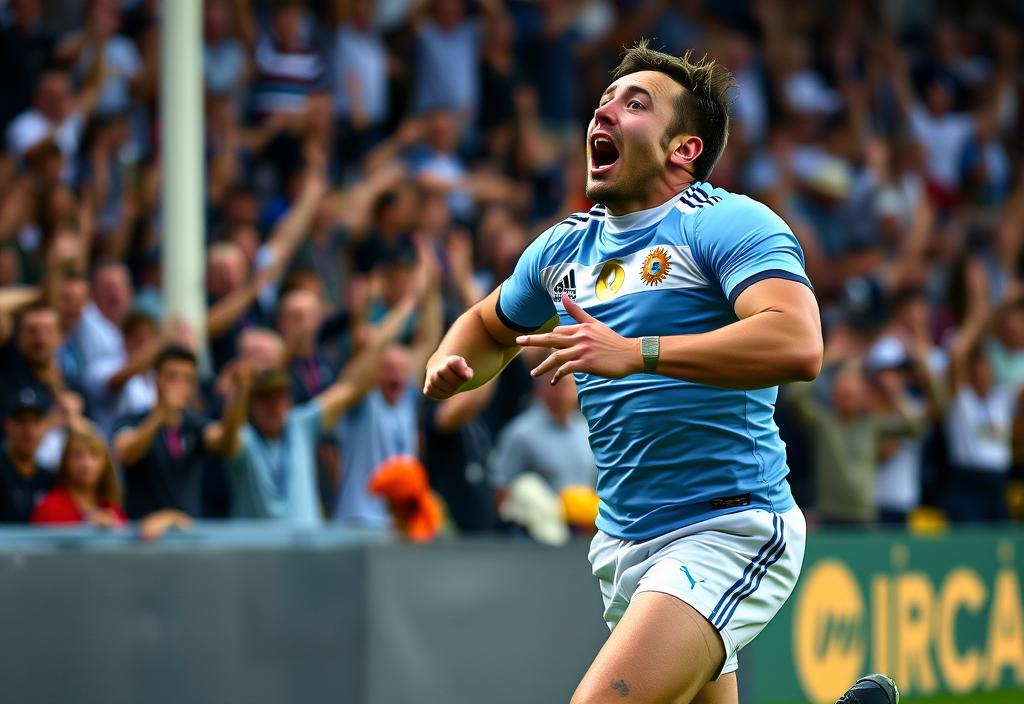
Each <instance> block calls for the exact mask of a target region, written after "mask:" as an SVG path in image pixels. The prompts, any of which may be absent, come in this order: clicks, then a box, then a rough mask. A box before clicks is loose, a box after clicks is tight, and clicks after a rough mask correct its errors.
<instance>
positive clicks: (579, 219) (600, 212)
mask: <svg viewBox="0 0 1024 704" xmlns="http://www.w3.org/2000/svg"><path fill="white" fill-rule="evenodd" d="M605 214H606V211H605V207H604V206H603V205H595V206H594V207H593V208H591V209H590V210H589V211H587V212H586V213H572V214H571V215H569V216H568V217H566V218H565V220H563V221H562V222H560V223H558V224H559V225H570V226H571V227H572V228H574V229H575V228H577V227H583V226H585V225H586V224H587V223H589V222H590V221H591V220H604V216H605Z"/></svg>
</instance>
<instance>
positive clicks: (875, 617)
mask: <svg viewBox="0 0 1024 704" xmlns="http://www.w3.org/2000/svg"><path fill="white" fill-rule="evenodd" d="M890 593H891V591H890V589H889V578H888V577H886V576H885V575H878V576H876V577H875V578H874V579H873V580H871V662H872V667H871V669H872V670H874V671H875V672H889V666H890V664H891V662H892V661H891V660H890V659H889V638H890V634H891V630H890V628H889V595H890Z"/></svg>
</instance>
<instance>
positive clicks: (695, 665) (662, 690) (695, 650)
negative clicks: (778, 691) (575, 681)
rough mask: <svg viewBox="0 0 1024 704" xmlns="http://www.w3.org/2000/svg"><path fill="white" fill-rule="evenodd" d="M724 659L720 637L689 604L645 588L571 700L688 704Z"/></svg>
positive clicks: (583, 702)
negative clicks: (626, 700) (625, 700)
mask: <svg viewBox="0 0 1024 704" xmlns="http://www.w3.org/2000/svg"><path fill="white" fill-rule="evenodd" d="M724 660H725V646H724V645H723V644H722V639H721V637H720V636H719V635H718V632H717V631H716V630H715V629H714V627H713V626H712V625H711V624H710V623H708V621H707V619H705V618H704V617H703V616H701V615H700V613H698V612H697V611H696V610H695V609H694V608H693V607H692V606H690V605H689V604H687V603H685V602H683V601H680V600H679V599H677V598H676V597H674V596H669V595H668V594H662V593H660V592H644V593H642V594H638V595H636V597H634V598H633V600H632V601H631V602H630V604H629V607H628V608H627V609H626V613H625V614H624V615H623V617H622V620H621V621H619V623H618V625H617V626H616V627H615V630H614V631H612V634H611V636H610V637H609V638H608V641H607V642H606V643H605V644H604V647H603V648H601V652H599V653H598V654H597V658H595V659H594V662H593V664H592V665H591V666H590V669H589V670H587V674H586V675H584V676H583V681H582V682H580V685H579V687H577V688H576V693H575V694H574V695H573V698H572V704H603V703H604V702H622V701H623V700H624V699H626V698H627V697H628V701H629V702H631V703H632V704H689V702H691V701H693V699H694V697H696V696H697V693H698V692H700V691H701V690H702V689H703V688H704V686H705V685H706V684H707V683H708V682H709V681H711V678H713V677H714V676H715V675H717V674H718V672H719V671H720V670H721V668H722V663H723V662H724ZM712 701H714V700H712ZM724 701H727V700H724Z"/></svg>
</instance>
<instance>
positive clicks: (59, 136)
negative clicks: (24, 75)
mask: <svg viewBox="0 0 1024 704" xmlns="http://www.w3.org/2000/svg"><path fill="white" fill-rule="evenodd" d="M95 66H96V67H98V68H96V69H95V70H93V71H91V72H90V74H89V77H88V79H87V82H86V83H85V85H83V87H82V90H81V91H80V92H79V93H78V94H73V93H72V88H71V78H70V77H69V76H68V75H67V73H65V72H63V71H60V70H57V69H49V70H47V71H46V72H44V73H43V74H42V75H40V77H39V81H38V82H37V83H36V89H35V98H34V99H33V105H32V107H31V108H29V109H28V110H25V111H24V112H22V113H20V114H19V115H17V116H16V117H15V118H14V120H12V121H11V123H10V124H9V125H8V126H7V138H6V139H7V149H8V150H9V151H10V152H11V153H12V154H14V155H15V156H17V157H19V158H25V157H26V156H27V155H28V153H29V152H30V151H31V150H33V148H35V147H37V146H39V145H40V144H41V143H44V142H50V143H52V144H54V145H56V147H57V148H58V149H59V154H60V156H61V157H62V158H63V159H64V165H63V166H62V168H61V170H60V174H61V177H62V178H63V180H64V181H71V180H72V179H73V177H74V172H73V170H72V163H71V162H72V160H73V159H74V157H75V155H76V154H77V153H78V146H79V142H80V140H81V138H82V130H83V129H84V128H85V121H86V119H87V118H88V116H89V114H90V113H91V112H92V110H93V108H94V107H95V105H96V99H97V97H98V96H99V77H100V75H101V74H100V70H101V69H102V67H103V64H102V62H97V63H96V64H95Z"/></svg>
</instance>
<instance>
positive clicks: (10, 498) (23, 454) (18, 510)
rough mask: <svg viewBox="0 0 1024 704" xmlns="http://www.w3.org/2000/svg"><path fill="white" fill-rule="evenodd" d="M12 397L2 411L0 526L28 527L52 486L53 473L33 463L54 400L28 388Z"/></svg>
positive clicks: (36, 389) (44, 391)
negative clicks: (21, 524) (5, 524)
mask: <svg viewBox="0 0 1024 704" xmlns="http://www.w3.org/2000/svg"><path fill="white" fill-rule="evenodd" d="M13 396H14V398H13V401H12V402H11V403H10V404H9V406H8V408H7V409H6V410H5V411H4V436H5V440H4V443H3V452H0V523H28V522H29V519H30V518H31V517H32V511H34V510H35V507H36V504H37V503H38V502H39V500H40V499H41V498H42V497H43V494H44V493H45V492H47V491H49V490H50V487H52V486H53V473H52V472H47V471H44V470H42V469H40V468H39V467H38V466H37V465H36V461H35V454H36V450H37V449H38V448H39V443H40V442H42V439H43V434H44V433H45V432H46V425H47V421H46V417H47V415H48V414H49V412H50V409H51V407H52V406H53V397H52V396H51V395H50V394H49V392H48V391H46V390H43V389H38V388H34V387H31V386H26V387H22V388H20V389H18V390H17V392H16V393H14V394H13Z"/></svg>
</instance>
